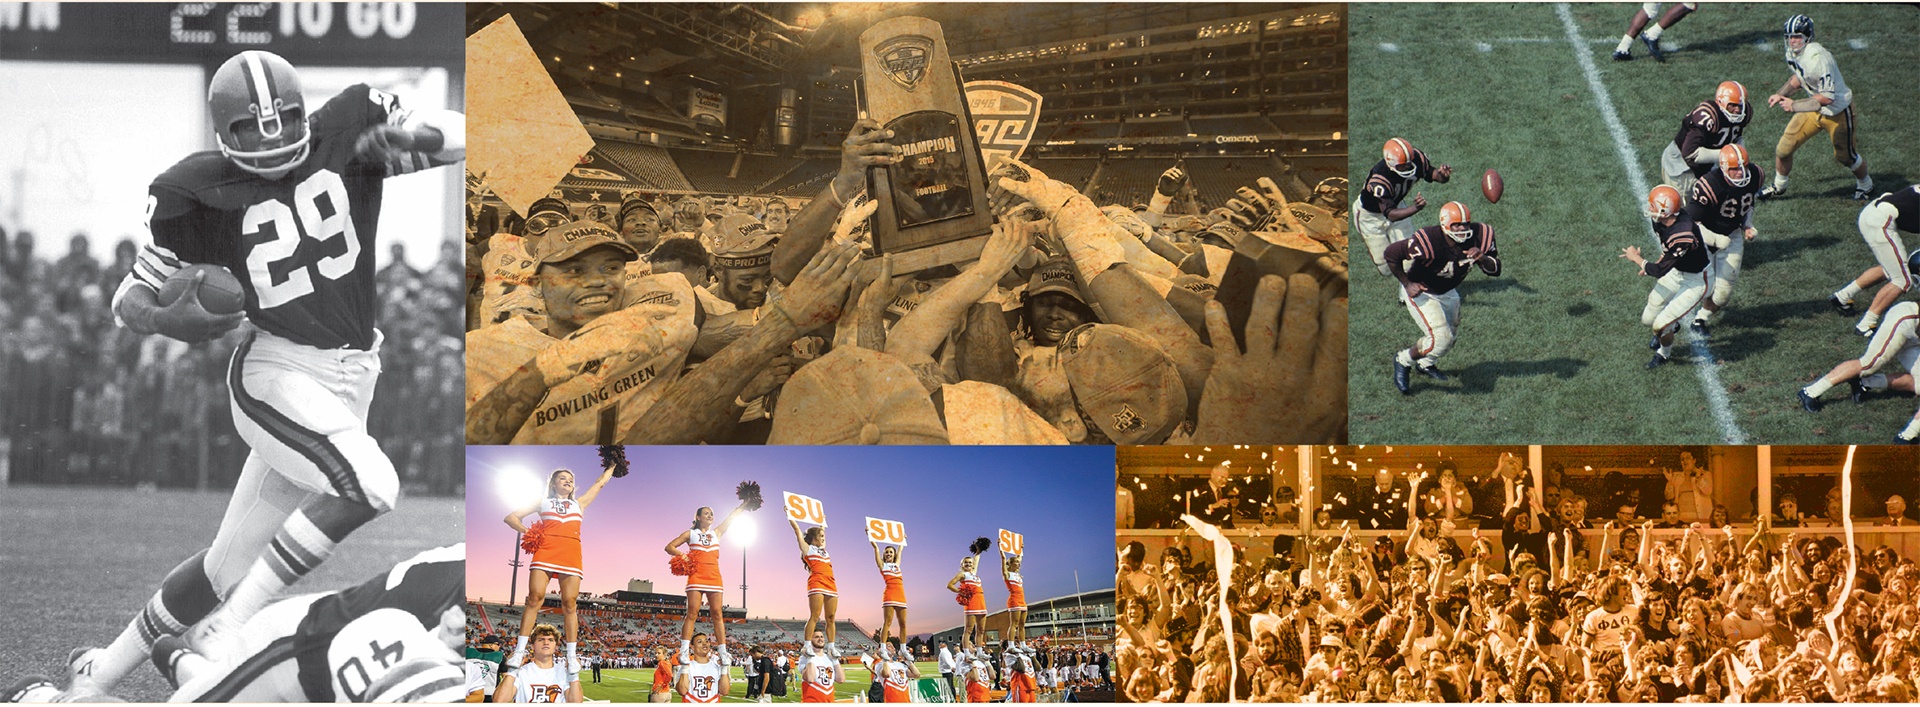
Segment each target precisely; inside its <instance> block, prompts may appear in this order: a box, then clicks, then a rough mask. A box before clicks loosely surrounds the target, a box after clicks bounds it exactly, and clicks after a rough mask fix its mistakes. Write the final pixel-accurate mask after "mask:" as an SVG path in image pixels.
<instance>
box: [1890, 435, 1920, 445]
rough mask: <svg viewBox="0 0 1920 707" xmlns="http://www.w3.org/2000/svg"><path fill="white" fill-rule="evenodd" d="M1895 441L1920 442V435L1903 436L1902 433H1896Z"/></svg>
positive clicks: (1904, 442) (1899, 442)
mask: <svg viewBox="0 0 1920 707" xmlns="http://www.w3.org/2000/svg"><path fill="white" fill-rule="evenodd" d="M1893 443H1894V444H1920V437H1902V436H1900V435H1894V436H1893Z"/></svg>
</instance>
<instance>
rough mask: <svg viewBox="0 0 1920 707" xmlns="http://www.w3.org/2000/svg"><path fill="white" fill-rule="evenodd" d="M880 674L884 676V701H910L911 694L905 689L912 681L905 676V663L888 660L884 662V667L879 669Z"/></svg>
mask: <svg viewBox="0 0 1920 707" xmlns="http://www.w3.org/2000/svg"><path fill="white" fill-rule="evenodd" d="M881 672H882V674H884V675H885V676H886V686H885V688H884V690H883V692H884V694H885V695H886V701H888V702H911V701H912V697H911V694H912V693H911V692H910V691H909V690H908V688H907V686H908V685H910V684H912V679H911V678H909V677H908V676H907V664H906V663H903V662H901V661H898V660H889V661H887V662H886V667H884V668H881Z"/></svg>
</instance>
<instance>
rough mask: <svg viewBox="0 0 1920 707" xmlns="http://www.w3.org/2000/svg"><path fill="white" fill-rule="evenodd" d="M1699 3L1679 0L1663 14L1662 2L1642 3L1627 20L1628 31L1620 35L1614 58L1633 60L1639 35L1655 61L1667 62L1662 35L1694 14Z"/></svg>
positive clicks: (1616, 59)
mask: <svg viewBox="0 0 1920 707" xmlns="http://www.w3.org/2000/svg"><path fill="white" fill-rule="evenodd" d="M1699 5H1700V4H1699V3H1692V2H1677V3H1674V4H1673V7H1670V8H1667V14H1664V15H1662V14H1660V3H1657V2H1643V3H1640V9H1638V10H1635V11H1633V19H1631V20H1628V21H1627V33H1626V34H1625V35H1623V36H1621V37H1620V44H1619V45H1618V46H1615V47H1614V48H1613V60H1614V61H1632V60H1633V52H1632V51H1631V50H1632V49H1633V40H1634V38H1635V37H1638V38H1639V39H1640V41H1641V42H1644V43H1646V45H1647V53H1648V54H1651V55H1653V58H1654V60H1655V61H1659V62H1662V63H1665V62H1666V60H1667V53H1666V52H1663V51H1660V35H1661V34H1663V33H1665V32H1666V31H1667V28H1669V27H1672V26H1674V25H1676V24H1679V22H1680V20H1681V19H1684V18H1685V17H1686V16H1687V15H1691V14H1693V11H1694V10H1697V9H1699ZM1655 17H1659V18H1660V21H1659V22H1657V23H1654V25H1653V26H1652V27H1648V26H1647V24H1648V23H1649V22H1651V21H1652V20H1653V18H1655Z"/></svg>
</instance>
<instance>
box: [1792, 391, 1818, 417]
mask: <svg viewBox="0 0 1920 707" xmlns="http://www.w3.org/2000/svg"><path fill="white" fill-rule="evenodd" d="M1793 397H1795V398H1799V400H1800V409H1802V410H1805V411H1807V412H1820V407H1821V406H1820V401H1819V400H1816V399H1814V397H1813V396H1811V395H1808V394H1807V391H1806V389H1804V388H1803V389H1799V390H1795V391H1793Z"/></svg>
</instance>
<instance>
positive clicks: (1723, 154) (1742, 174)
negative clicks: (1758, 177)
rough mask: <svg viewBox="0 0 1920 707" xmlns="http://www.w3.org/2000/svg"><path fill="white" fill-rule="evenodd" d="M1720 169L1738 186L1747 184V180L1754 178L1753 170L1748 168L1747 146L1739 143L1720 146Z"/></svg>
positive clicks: (1728, 180) (1730, 181) (1729, 180)
mask: <svg viewBox="0 0 1920 707" xmlns="http://www.w3.org/2000/svg"><path fill="white" fill-rule="evenodd" d="M1720 171H1721V173H1723V174H1725V175H1727V182H1728V183H1730V184H1732V185H1734V186H1737V187H1744V186H1746V185H1747V180H1749V179H1752V178H1753V173H1752V171H1751V170H1749V169H1747V148H1744V147H1741V146H1739V145H1728V146H1726V147H1723V148H1720Z"/></svg>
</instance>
